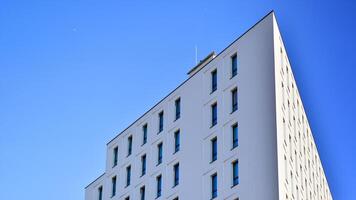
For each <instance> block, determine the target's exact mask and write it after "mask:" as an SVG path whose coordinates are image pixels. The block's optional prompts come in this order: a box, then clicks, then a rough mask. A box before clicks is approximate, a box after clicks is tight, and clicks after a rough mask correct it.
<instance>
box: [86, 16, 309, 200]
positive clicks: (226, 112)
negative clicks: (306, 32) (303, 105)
mask: <svg viewBox="0 0 356 200" xmlns="http://www.w3.org/2000/svg"><path fill="white" fill-rule="evenodd" d="M278 34H279V32H278V27H277V24H276V22H275V17H274V14H273V13H270V14H269V15H268V16H266V17H265V18H264V19H263V20H262V21H260V22H259V23H258V24H256V25H255V26H254V27H252V28H251V29H250V30H249V31H248V32H246V33H245V34H244V35H242V36H241V37H240V38H239V39H237V40H236V41H235V42H233V43H232V44H231V45H230V46H229V47H227V48H226V49H225V50H223V51H222V52H221V53H220V54H219V55H217V57H216V58H214V59H213V60H212V61H211V62H209V63H208V64H207V65H206V66H204V67H203V68H201V69H200V70H199V71H198V72H197V73H196V74H194V75H193V76H191V77H190V78H189V79H188V80H187V81H186V82H184V83H183V84H182V85H181V86H179V87H178V88H177V89H176V90H174V91H173V92H172V93H171V94H169V95H168V96H167V97H166V98H164V99H163V100H162V101H161V102H160V103H158V104H157V105H156V106H154V107H153V108H152V109H151V110H149V111H148V112H147V113H146V114H144V115H143V116H142V117H141V118H139V119H138V120H137V121H136V122H134V123H133V124H132V125H130V126H129V127H128V128H127V129H126V130H124V131H123V132H122V133H120V134H119V135H118V136H117V137H116V138H114V139H113V140H112V141H110V142H109V143H108V145H107V165H106V166H107V167H106V170H105V174H104V175H103V176H102V177H100V178H99V179H98V180H96V181H94V182H93V183H92V184H90V185H89V186H88V187H87V188H86V197H85V198H86V200H97V199H98V194H97V190H98V187H100V186H103V188H104V198H103V199H104V200H108V199H114V200H116V199H120V200H121V199H124V198H126V197H127V196H130V199H139V192H140V188H141V187H142V186H143V185H145V187H146V199H149V200H151V199H155V198H156V177H157V176H158V175H159V174H161V175H162V178H163V187H162V196H161V197H160V198H159V199H174V198H175V197H177V196H179V199H183V200H186V199H187V200H190V199H194V200H208V199H211V180H210V177H211V175H212V174H214V173H217V175H218V197H217V198H216V199H217V200H220V199H226V200H233V199H236V198H237V197H239V198H240V200H241V199H248V200H250V199H264V200H276V199H285V198H284V196H285V193H286V191H284V187H285V186H284V185H283V182H282V181H283V179H284V178H283V174H282V172H283V171H284V169H283V163H284V162H282V159H283V158H284V154H285V152H284V151H282V150H283V146H282V144H283V138H282V137H283V134H282V130H283V125H281V124H280V121H281V116H282V114H281V112H282V111H281V110H280V107H281V94H283V93H281V92H282V91H281V89H280V88H279V86H280V81H281V76H280V75H279V73H280V69H279V67H278V66H279V61H278V60H281V59H280V58H279V57H278V56H279V47H280V46H281V45H280V44H279V41H280V40H279V35H278ZM234 54H236V55H237V58H238V74H237V76H235V77H233V78H231V56H232V55H234ZM213 70H217V73H218V89H217V91H215V92H213V93H211V90H210V89H211V72H212V71H213ZM275 77H276V78H275ZM152 87H154V86H152ZM235 87H237V88H238V110H237V111H235V112H233V113H231V110H232V108H231V90H232V89H234V88H235ZM177 98H180V99H181V118H180V119H178V120H175V119H174V101H175V100H176V99H177ZM213 103H217V105H218V123H217V125H216V126H214V127H211V105H212V104H213ZM161 111H164V130H163V132H161V133H159V134H157V133H158V113H159V112H161ZM282 118H283V117H282ZM146 123H147V124H148V142H147V144H145V145H142V126H143V125H144V124H146ZM235 123H238V126H239V146H238V147H237V148H234V149H232V128H231V126H232V125H233V124H235ZM277 128H278V129H277ZM178 129H179V130H180V133H181V136H180V140H181V142H180V144H181V146H180V151H179V152H178V153H174V132H175V131H176V130H178ZM277 130H278V131H277ZM277 134H278V137H277ZM129 136H132V137H133V153H132V155H131V156H129V157H127V138H128V137H129ZM214 137H217V141H218V159H217V161H215V162H213V163H211V156H210V155H211V139H212V138H214ZM160 142H163V149H164V150H163V163H162V164H160V165H159V166H156V164H157V144H159V143H160ZM277 144H278V145H277ZM116 146H117V147H118V148H119V162H118V166H116V167H114V168H113V167H112V166H113V165H112V164H113V163H112V161H113V155H112V152H113V148H115V147H116ZM314 146H315V145H314ZM277 150H278V153H277ZM143 154H146V155H147V174H146V175H145V176H143V177H140V175H141V174H140V172H141V163H140V162H141V156H142V155H143ZM237 159H238V162H239V177H240V183H239V185H237V186H235V187H232V162H233V161H235V160H237ZM177 162H179V163H180V184H179V185H178V186H176V187H173V165H174V164H176V163H177ZM128 165H131V168H132V175H131V185H130V186H129V187H125V180H126V167H127V166H128ZM113 176H117V177H118V178H117V180H118V183H117V195H116V196H115V197H113V198H111V178H112V177H113ZM279 187H280V188H281V190H279V189H280V188H279ZM288 199H291V198H290V197H289V198H288Z"/></svg>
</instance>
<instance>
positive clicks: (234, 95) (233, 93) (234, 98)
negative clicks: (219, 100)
mask: <svg viewBox="0 0 356 200" xmlns="http://www.w3.org/2000/svg"><path fill="white" fill-rule="evenodd" d="M231 103H232V113H233V112H235V111H236V110H237V88H234V89H233V90H231Z"/></svg>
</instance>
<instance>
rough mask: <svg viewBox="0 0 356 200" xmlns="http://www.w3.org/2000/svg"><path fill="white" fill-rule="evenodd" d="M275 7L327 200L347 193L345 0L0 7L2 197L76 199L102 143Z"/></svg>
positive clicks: (351, 190) (99, 168)
mask: <svg viewBox="0 0 356 200" xmlns="http://www.w3.org/2000/svg"><path fill="white" fill-rule="evenodd" d="M272 9H274V10H275V12H276V15H277V19H278V22H279V25H280V30H281V32H282V35H283V38H284V42H285V45H286V48H287V51H288V54H289V58H290V60H291V64H292V67H293V71H294V74H295V77H296V80H297V83H298V86H299V89H300V94H301V96H302V99H303V102H304V106H305V108H306V112H307V115H308V118H309V122H310V124H311V127H312V130H313V133H314V137H315V139H316V143H317V146H318V149H319V153H320V157H321V159H322V162H323V165H324V170H325V172H326V175H327V178H328V181H329V185H330V187H331V191H332V193H333V196H334V199H340V200H354V199H355V198H356V190H355V188H356V181H355V178H356V176H355V175H356V172H355V169H356V162H355V159H354V157H355V155H356V150H355V148H354V146H355V144H354V143H355V140H356V136H355V133H354V132H355V131H354V130H355V129H354V127H353V125H354V124H355V119H356V118H355V115H354V113H356V104H355V97H356V94H355V91H356V84H355V82H354V77H355V72H356V66H355V57H356V55H355V52H356V49H355V44H356V43H355V40H356V37H355V35H356V29H355V27H356V26H355V25H356V24H355V23H356V20H355V19H356V5H355V4H354V3H352V1H349V2H347V1H343V2H340V1H333V2H332V1H330V2H327V1H312V2H311V1H304V0H301V1H288V2H287V1H257V0H251V1H236V0H235V1H224V0H223V1H201V2H199V1H195V2H192V1H175V2H172V1H150V2H148V1H135V0H133V1H119V0H116V1H79V0H77V1H73V0H71V1H69V0H61V1H36V0H32V1H16V0H11V1H10V0H2V1H1V2H0V27H1V28H0V194H1V199H6V200H14V199H28V200H32V199H36V200H49V199H50V200H63V199H66V200H78V199H84V187H85V186H86V185H87V184H88V183H90V182H91V181H92V180H94V179H95V178H96V177H97V176H99V175H100V174H101V173H102V172H103V171H104V167H105V166H104V165H105V148H106V143H107V142H108V141H109V140H110V139H112V138H113V137H114V136H115V135H116V134H117V133H118V132H120V131H121V130H123V129H124V128H126V127H127V126H128V125H129V124H130V123H131V122H133V121H134V120H135V119H136V118H138V117H139V116H140V115H141V114H143V113H144V112H145V111H147V110H148V109H149V108H150V107H151V106H153V105H154V104H155V103H156V102H158V101H159V100H160V99H161V98H162V97H164V96H165V95H166V94H168V93H169V92H170V91H171V90H173V89H174V88H175V87H176V86H178V85H179V84H180V83H181V82H182V81H184V80H185V79H186V78H187V76H186V72H187V71H188V70H189V69H190V68H191V67H192V66H193V65H194V63H195V49H194V48H195V45H197V46H198V58H199V59H202V58H203V57H204V56H205V55H207V54H208V53H209V52H210V51H212V50H215V51H216V52H220V51H221V50H222V49H223V48H224V47H226V46H227V45H228V44H230V42H232V41H233V40H234V39H236V38H237V37H238V36H239V35H241V34H242V33H243V32H244V31H246V30H247V29H248V28H249V27H250V26H252V25H253V24H254V23H255V22H257V21H258V20H259V19H260V18H261V17H263V16H264V15H265V14H267V13H268V12H269V11H270V10H272Z"/></svg>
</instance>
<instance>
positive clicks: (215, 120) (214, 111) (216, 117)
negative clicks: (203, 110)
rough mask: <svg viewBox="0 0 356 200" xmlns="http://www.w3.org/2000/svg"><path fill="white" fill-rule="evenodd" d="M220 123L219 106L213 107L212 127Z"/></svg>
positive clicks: (215, 104)
mask: <svg viewBox="0 0 356 200" xmlns="http://www.w3.org/2000/svg"><path fill="white" fill-rule="evenodd" d="M217 123H218V104H217V103H214V104H213V105H211V127H213V126H215V125H216V124H217Z"/></svg>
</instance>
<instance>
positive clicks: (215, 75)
mask: <svg viewBox="0 0 356 200" xmlns="http://www.w3.org/2000/svg"><path fill="white" fill-rule="evenodd" d="M217 88H218V71H217V70H214V71H212V72H211V93H213V92H214V91H215V90H216V89H217Z"/></svg>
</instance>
